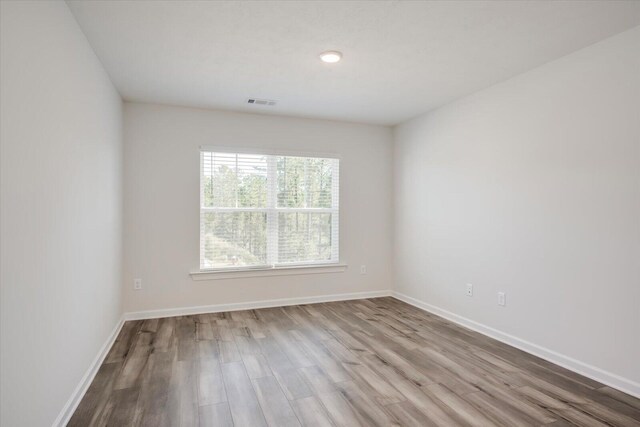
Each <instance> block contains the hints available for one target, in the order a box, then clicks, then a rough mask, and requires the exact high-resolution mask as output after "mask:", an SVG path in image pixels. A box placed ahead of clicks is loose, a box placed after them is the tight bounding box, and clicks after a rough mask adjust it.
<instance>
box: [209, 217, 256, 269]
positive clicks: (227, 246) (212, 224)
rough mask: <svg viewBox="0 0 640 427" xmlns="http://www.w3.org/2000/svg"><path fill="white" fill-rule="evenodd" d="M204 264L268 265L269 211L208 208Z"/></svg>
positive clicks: (226, 265) (228, 265)
mask: <svg viewBox="0 0 640 427" xmlns="http://www.w3.org/2000/svg"><path fill="white" fill-rule="evenodd" d="M201 231H202V239H203V241H202V245H203V250H204V255H203V260H202V265H201V266H200V267H201V268H218V267H233V266H250V265H265V264H266V263H267V214H266V213H264V212H224V213H223V212H204V213H203V214H202V224H201Z"/></svg>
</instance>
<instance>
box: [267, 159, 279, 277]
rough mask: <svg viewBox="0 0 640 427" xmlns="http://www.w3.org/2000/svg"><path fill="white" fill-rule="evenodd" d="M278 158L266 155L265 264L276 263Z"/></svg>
mask: <svg viewBox="0 0 640 427" xmlns="http://www.w3.org/2000/svg"><path fill="white" fill-rule="evenodd" d="M277 168H278V160H277V157H276V156H267V264H269V265H275V264H277V263H278V212H277V211H276V208H277V207H278V170H277Z"/></svg>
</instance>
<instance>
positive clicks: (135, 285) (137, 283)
mask: <svg viewBox="0 0 640 427" xmlns="http://www.w3.org/2000/svg"><path fill="white" fill-rule="evenodd" d="M133 289H134V290H135V291H139V290H141V289H142V279H133Z"/></svg>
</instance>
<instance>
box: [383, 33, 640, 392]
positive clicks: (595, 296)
mask: <svg viewBox="0 0 640 427" xmlns="http://www.w3.org/2000/svg"><path fill="white" fill-rule="evenodd" d="M394 137H395V145H394V182H395V214H394V216H395V243H394V246H395V258H394V259H395V266H394V271H395V275H396V282H395V291H397V292H400V293H402V294H405V295H407V296H410V297H412V298H415V299H418V300H420V301H423V302H425V303H427V304H430V305H432V306H435V307H438V308H440V309H444V310H447V311H449V312H452V313H454V314H456V315H458V316H463V317H465V318H467V319H470V320H472V321H475V322H479V323H481V324H483V325H486V326H488V327H491V328H495V329H497V330H499V331H502V332H504V333H507V334H511V335H513V336H515V337H518V338H520V339H522V340H526V341H528V342H530V343H534V344H536V345H538V346H542V347H544V348H546V349H549V350H551V351H554V352H557V353H560V354H562V355H564V356H567V357H569V358H573V359H576V360H577V361H580V362H582V363H585V364H588V365H590V366H592V367H594V368H596V369H602V370H604V371H606V372H608V373H610V374H613V375H619V376H621V377H623V379H624V380H625V381H627V386H628V387H627V389H630V388H631V387H633V383H635V384H636V386H637V384H638V383H640V364H638V360H639V357H640V27H636V28H635V29H632V30H629V31H627V32H624V33H621V34H619V35H617V36H614V37H612V38H609V39H607V40H604V41H602V42H600V43H598V44H595V45H592V46H590V47H588V48H585V49H583V50H580V51H577V52H575V53H573V54H571V55H569V56H566V57H564V58H562V59H559V60H556V61H554V62H551V63H548V64H546V65H544V66H542V67H540V68H537V69H534V70H532V71H530V72H527V73H525V74H522V75H520V76H518V77H516V78H513V79H511V80H508V81H505V82H503V83H500V84H498V85H495V86H493V87H491V88H488V89H486V90H484V91H482V92H479V93H477V94H475V95H472V96H470V97H467V98H464V99H461V100H459V101H457V102H455V103H453V104H450V105H448V106H445V107H443V108H441V109H438V110H435V111H433V112H430V113H428V114H426V115H423V116H421V117H418V118H416V119H414V120H411V121H409V122H407V123H405V124H402V125H400V126H398V127H397V128H396V129H395V130H394ZM467 283H471V284H473V286H474V289H473V296H472V297H467V296H465V289H466V284H467ZM498 292H506V306H504V307H501V306H498V296H497V293H498Z"/></svg>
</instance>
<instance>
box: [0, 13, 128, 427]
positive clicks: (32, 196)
mask: <svg viewBox="0 0 640 427" xmlns="http://www.w3.org/2000/svg"><path fill="white" fill-rule="evenodd" d="M0 4H1V6H0V15H1V37H0V38H1V43H2V45H1V58H0V63H1V68H0V71H1V75H2V77H1V82H0V84H1V104H0V107H1V114H0V127H1V144H0V147H1V157H2V159H1V186H0V189H1V192H0V194H1V196H0V197H1V215H2V217H1V233H2V243H1V250H2V253H1V258H0V261H1V270H2V273H1V278H2V287H1V289H2V295H1V298H0V299H1V301H2V302H1V311H2V313H1V324H2V326H1V328H2V329H1V337H2V342H1V346H2V362H1V374H0V377H1V395H2V398H1V405H2V406H1V410H0V412H1V413H2V415H1V419H0V424H2V425H3V426H7V427H9V426H47V425H51V424H52V423H53V422H54V420H55V419H56V416H57V415H58V414H59V412H60V410H61V409H62V408H63V407H64V405H65V404H66V402H67V400H68V399H69V398H70V396H71V395H72V393H73V391H74V389H75V388H76V386H77V385H78V384H79V382H80V380H81V378H82V377H83V375H84V374H85V372H86V370H87V369H88V368H89V366H90V365H91V362H92V361H93V359H94V358H95V357H96V355H97V353H98V351H99V350H100V348H101V347H102V345H103V344H104V343H105V341H106V339H107V337H108V336H109V334H110V333H111V331H112V330H113V328H114V327H115V326H116V325H117V323H118V320H119V317H120V296H121V260H122V256H121V234H122V233H121V231H122V229H121V220H122V203H121V199H122V191H121V188H122V180H121V165H122V161H121V157H122V150H121V141H122V135H121V123H122V102H121V100H120V97H119V95H118V93H117V92H116V91H115V89H114V87H113V85H112V84H111V82H110V80H109V78H108V76H107V75H106V73H105V72H104V70H103V69H102V66H101V64H100V62H99V61H98V59H97V58H96V56H95V55H94V53H93V51H92V50H91V47H90V46H89V44H88V43H87V41H86V39H85V37H84V35H83V34H82V32H81V31H80V29H79V28H78V26H77V25H76V22H75V20H74V18H73V16H72V15H71V13H70V12H69V10H68V8H67V6H66V4H65V3H64V2H5V1H3V2H1V3H0Z"/></svg>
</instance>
